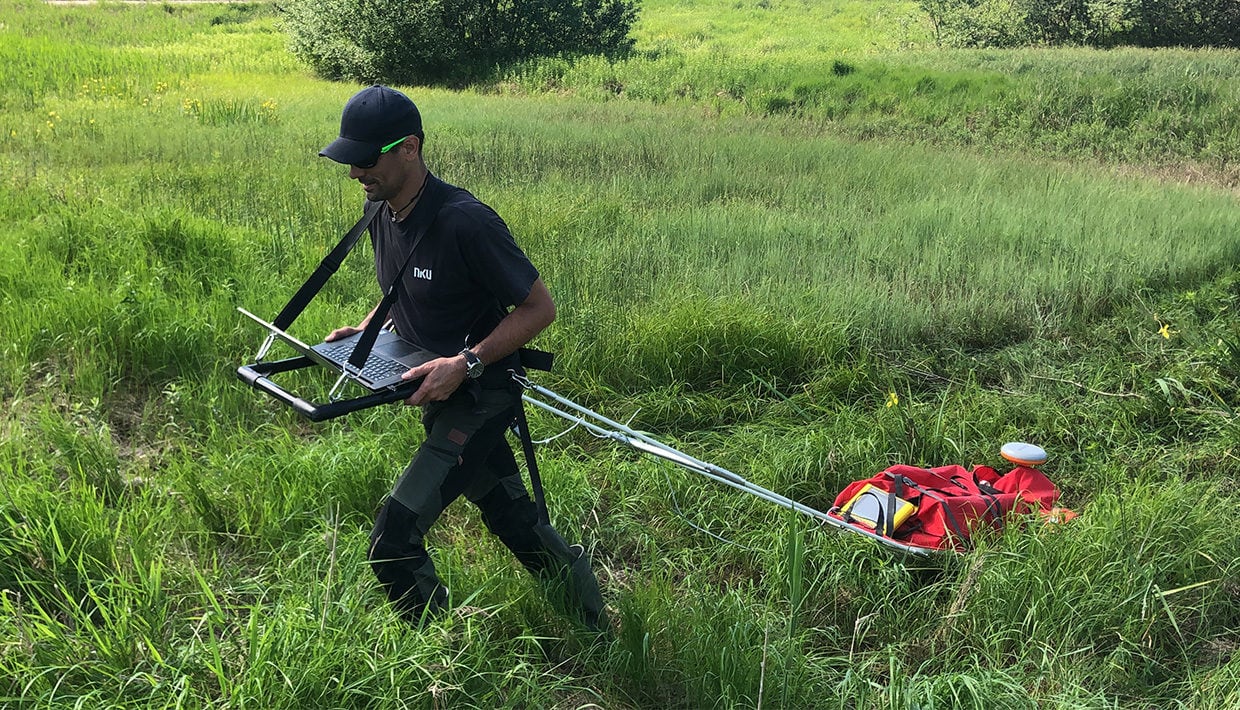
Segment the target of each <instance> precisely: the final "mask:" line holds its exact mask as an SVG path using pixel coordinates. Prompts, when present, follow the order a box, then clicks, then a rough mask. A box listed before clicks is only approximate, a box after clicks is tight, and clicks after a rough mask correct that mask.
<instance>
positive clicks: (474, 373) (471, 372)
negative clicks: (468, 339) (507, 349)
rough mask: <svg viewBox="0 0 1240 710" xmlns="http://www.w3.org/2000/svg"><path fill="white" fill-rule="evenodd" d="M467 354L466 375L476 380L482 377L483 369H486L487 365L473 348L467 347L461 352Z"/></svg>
mask: <svg viewBox="0 0 1240 710" xmlns="http://www.w3.org/2000/svg"><path fill="white" fill-rule="evenodd" d="M460 354H461V355H464V356H465V377H467V378H469V379H471V380H476V379H478V378H479V377H482V371H483V370H485V369H486V365H484V364H483V363H482V359H481V358H479V357H478V356H477V355H475V354H474V351H473V350H470V349H469V348H465V349H464V350H462V351H461V352H460Z"/></svg>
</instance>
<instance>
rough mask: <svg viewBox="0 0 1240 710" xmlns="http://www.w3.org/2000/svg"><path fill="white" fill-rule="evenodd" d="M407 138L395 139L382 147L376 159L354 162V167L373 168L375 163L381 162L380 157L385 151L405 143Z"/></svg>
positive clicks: (360, 168) (361, 168)
mask: <svg viewBox="0 0 1240 710" xmlns="http://www.w3.org/2000/svg"><path fill="white" fill-rule="evenodd" d="M408 137H409V136H405V138H408ZM405 138H397V139H396V140H395V141H393V142H391V143H388V144H387V145H385V146H383V147H382V148H380V149H379V154H378V155H376V156H375V159H374V160H372V161H370V162H369V163H353V167H355V168H357V169H358V170H369V169H371V168H373V167H374V166H375V165H377V164H378V163H379V158H381V157H383V155H384V154H385V153H387V152H388V151H390V150H392V149H393V148H395V147H396V146H398V145H400V144H401V143H404V142H405Z"/></svg>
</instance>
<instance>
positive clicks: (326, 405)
mask: <svg viewBox="0 0 1240 710" xmlns="http://www.w3.org/2000/svg"><path fill="white" fill-rule="evenodd" d="M318 366H319V364H318V363H316V362H314V361H313V360H311V359H310V358H308V357H305V356H304V355H303V356H298V357H291V358H287V359H284V360H270V361H267V362H256V363H253V364H251V365H242V366H241V367H238V368H237V377H238V378H240V379H241V381H242V382H245V383H246V384H248V385H250V386H251V387H253V388H254V389H256V390H258V391H260V392H264V393H266V394H268V395H270V396H271V397H273V398H274V399H275V400H276V401H277V402H280V403H282V404H285V405H287V406H289V407H291V408H292V409H293V411H295V412H297V413H298V414H300V415H301V416H303V417H305V418H306V419H309V420H310V421H312V422H322V421H327V420H328V419H335V418H336V417H342V416H344V415H346V414H349V413H351V412H356V411H357V410H359V409H367V408H369V407H377V406H379V405H381V404H391V403H392V402H399V401H401V400H403V399H408V398H409V396H410V395H412V394H413V393H414V392H415V391H417V389H418V385H420V384H422V381H421V380H411V381H410V382H409V383H408V384H404V385H401V386H400V387H396V388H394V389H389V390H383V391H381V392H374V393H372V394H368V395H362V396H361V397H354V398H353V399H341V400H334V401H333V400H330V399H329V400H328V401H327V402H323V403H317V402H310V401H307V400H305V399H302V398H301V397H298V396H297V395H295V394H293V393H292V392H289V391H288V390H286V389H284V388H283V387H281V386H280V385H278V384H276V382H275V381H274V380H272V379H271V376H272V375H278V374H280V373H282V372H292V371H294V370H300V369H303V368H307V367H318Z"/></svg>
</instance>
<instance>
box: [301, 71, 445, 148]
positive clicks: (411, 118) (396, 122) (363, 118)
mask: <svg viewBox="0 0 1240 710" xmlns="http://www.w3.org/2000/svg"><path fill="white" fill-rule="evenodd" d="M405 136H418V137H419V138H421V137H422V115H421V114H419V113H418V107H417V106H414V105H413V102H412V101H410V100H409V97H408V96H405V95H404V94H402V93H400V92H399V91H397V90H396V89H392V88H389V87H387V86H379V85H375V86H368V87H366V88H365V89H362V90H361V91H359V92H357V93H356V94H354V95H353V98H351V99H349V103H347V104H345V105H344V113H342V114H341V115H340V137H339V138H337V139H336V140H334V141H332V142H331V144H330V145H328V146H327V147H326V148H324V149H323V150H321V151H319V155H322V156H326V157H328V158H331V159H332V160H334V161H336V162H337V163H344V164H346V165H366V164H369V163H373V162H375V161H376V160H378V158H379V149H380V148H382V147H383V146H385V145H388V144H389V143H392V142H394V141H397V140H400V139H401V138H404V137H405Z"/></svg>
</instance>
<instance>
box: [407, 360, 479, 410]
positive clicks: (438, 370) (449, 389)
mask: <svg viewBox="0 0 1240 710" xmlns="http://www.w3.org/2000/svg"><path fill="white" fill-rule="evenodd" d="M465 370H466V364H465V358H464V357H463V356H461V355H453V356H452V357H441V358H439V359H437V360H431V361H430V362H424V363H422V364H421V365H418V366H417V367H415V368H413V369H412V370H410V371H408V372H406V373H405V374H403V375H401V379H402V380H416V379H418V378H419V377H422V378H425V379H423V380H422V386H421V387H418V389H417V391H416V392H414V393H413V394H411V395H409V398H408V399H406V400H405V404H408V405H411V406H415V407H416V406H419V405H423V404H426V403H427V402H442V401H444V400H445V399H447V398H448V397H451V396H452V393H453V392H455V391H456V390H457V388H458V387H460V386H461V383H462V382H464V381H465Z"/></svg>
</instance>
